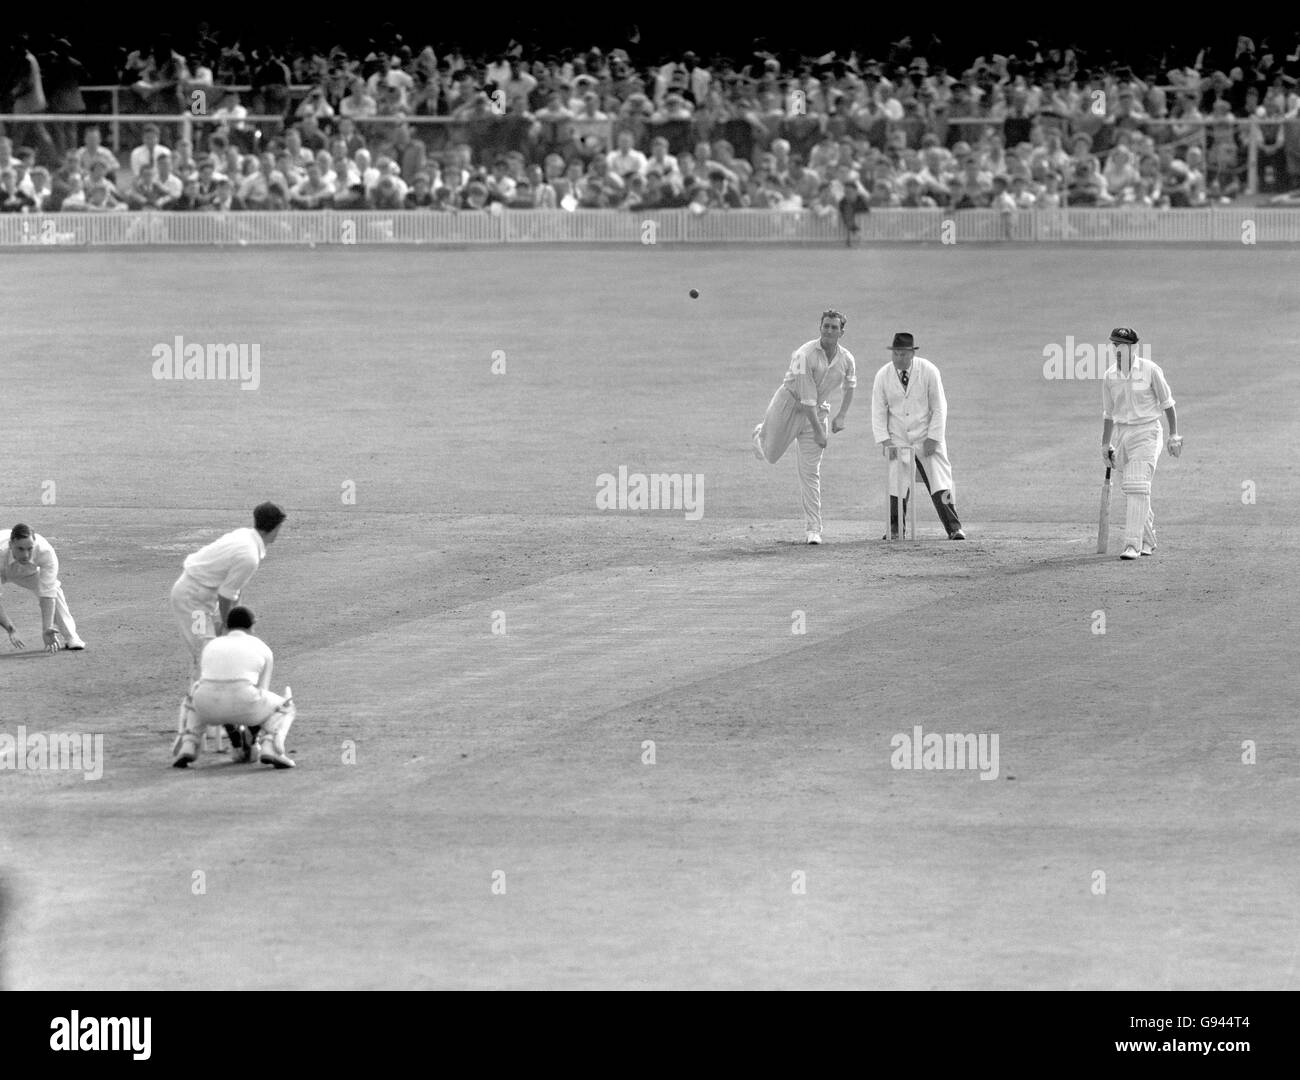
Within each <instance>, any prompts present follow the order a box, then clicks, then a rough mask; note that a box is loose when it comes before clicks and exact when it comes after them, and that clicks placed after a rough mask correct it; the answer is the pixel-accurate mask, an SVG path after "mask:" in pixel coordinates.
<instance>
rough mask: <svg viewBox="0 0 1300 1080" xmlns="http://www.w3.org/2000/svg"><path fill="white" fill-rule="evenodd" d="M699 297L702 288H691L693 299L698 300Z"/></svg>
mask: <svg viewBox="0 0 1300 1080" xmlns="http://www.w3.org/2000/svg"><path fill="white" fill-rule="evenodd" d="M699 298H700V290H699V289H692V290H691V299H692V300H698V299H699Z"/></svg>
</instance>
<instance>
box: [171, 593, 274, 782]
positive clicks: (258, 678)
mask: <svg viewBox="0 0 1300 1080" xmlns="http://www.w3.org/2000/svg"><path fill="white" fill-rule="evenodd" d="M252 629H253V613H252V612H251V611H249V610H248V608H246V607H234V608H231V609H230V611H229V612H227V613H226V633H225V634H223V635H222V636H221V637H219V638H213V639H212V640H211V641H209V642H208V643H207V645H206V646H204V648H203V653H202V655H201V656H200V657H199V678H198V681H197V682H196V683H195V684H194V685H193V686H192V687H191V688H190V692H189V693H188V694H186V695H185V700H184V701H182V702H181V714H180V733H179V734H178V735H177V736H176V742H175V744H174V745H173V746H172V753H173V754H174V755H175V760H174V761H173V762H172V765H173V766H174V767H175V768H177V769H184V768H187V767H188V766H189V765H190V764H192V763H193V762H194V761H195V760H197V759H198V756H199V747H200V746H201V745H202V740H203V732H204V730H205V729H207V728H208V727H210V726H216V725H223V726H225V727H226V728H227V730H229V728H231V727H242V728H246V729H247V731H248V735H249V740H248V742H246V743H245V745H244V750H243V752H242V753H239V752H238V751H237V752H236V760H239V761H252V762H255V763H256V762H258V761H260V762H262V763H263V764H265V765H274V766H275V767H276V768H277V769H292V768H293V767H294V762H293V760H292V759H291V758H290V757H289V756H288V754H287V753H286V751H285V747H284V739H285V736H286V735H288V733H289V728H290V727H292V726H293V720H294V716H295V714H296V710H295V708H294V704H293V697H292V692H291V691H290V690H289V688H288V687H287V686H286V687H285V688H284V696H283V697H281V696H280V695H279V694H273V693H271V691H270V690H269V689H268V687H269V686H270V685H271V669H272V667H273V666H274V660H275V658H274V656H273V655H272V653H271V647H270V646H269V645H267V644H266V642H265V641H263V640H262V639H261V638H259V637H255V636H254V635H253V634H251V633H249V631H250V630H252ZM254 740H255V742H254Z"/></svg>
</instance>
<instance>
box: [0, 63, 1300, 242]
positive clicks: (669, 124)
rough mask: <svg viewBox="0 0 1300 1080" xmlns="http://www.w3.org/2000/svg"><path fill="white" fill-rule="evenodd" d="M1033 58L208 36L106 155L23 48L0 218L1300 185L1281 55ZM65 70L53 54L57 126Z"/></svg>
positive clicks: (818, 203) (153, 73) (827, 201)
mask: <svg viewBox="0 0 1300 1080" xmlns="http://www.w3.org/2000/svg"><path fill="white" fill-rule="evenodd" d="M1029 44H1030V45H1031V46H1034V49H1035V51H1034V52H1033V53H1032V55H1022V56H1014V55H1011V56H1002V55H991V56H981V57H976V58H974V59H972V60H971V61H970V62H969V64H966V65H964V66H962V67H961V68H960V70H954V71H952V72H950V71H948V70H947V69H946V68H945V67H944V66H943V65H942V64H941V63H937V62H936V63H933V64H932V63H931V62H930V61H928V60H927V59H926V57H925V56H922V55H918V54H917V52H916V50H913V49H911V48H910V47H909V43H907V42H906V41H904V42H901V43H900V42H895V43H892V44H891V45H890V47H889V49H888V51H887V55H888V59H887V60H886V61H883V62H882V61H879V60H876V59H872V58H870V57H861V56H859V55H858V54H841V55H836V54H831V55H827V56H823V57H819V58H801V59H798V60H792V59H791V58H790V57H778V56H776V55H757V56H755V57H753V58H752V59H751V61H750V62H748V63H745V64H743V65H737V64H735V63H734V62H732V61H730V60H728V59H726V58H722V57H716V58H713V59H711V60H710V61H709V62H708V63H704V62H701V60H700V58H699V57H697V56H696V55H694V54H693V53H691V52H686V53H684V54H681V55H679V56H677V57H674V58H669V57H662V58H657V60H656V62H653V63H651V62H646V61H645V60H644V59H641V60H638V61H636V62H634V60H633V58H632V57H631V56H630V55H629V54H628V52H627V51H626V50H624V49H617V48H616V49H612V50H610V51H608V52H603V51H601V50H599V49H592V50H590V51H588V52H585V53H573V52H564V53H560V54H548V55H545V56H537V57H529V56H526V55H524V50H523V49H522V47H516V48H514V49H512V50H509V51H508V52H507V53H505V54H502V55H500V56H497V57H494V58H478V59H475V58H469V57H466V56H463V55H461V54H460V53H459V52H457V51H454V50H451V51H444V52H443V53H442V54H441V55H440V54H439V53H437V52H436V51H435V49H434V48H433V47H425V48H422V49H418V50H415V49H412V48H410V47H408V46H405V45H396V46H395V47H393V48H392V50H391V51H386V50H379V51H371V52H367V53H366V54H364V55H361V56H355V55H349V53H348V52H347V51H346V50H344V49H343V48H341V47H339V48H335V49H333V50H332V51H330V52H321V51H304V52H303V53H301V54H299V55H294V56H291V57H288V56H284V55H281V54H279V53H275V52H270V51H268V52H266V53H264V54H263V55H258V54H257V53H256V52H252V53H250V55H249V56H247V57H246V56H245V55H244V54H243V52H242V51H241V49H240V48H239V46H238V45H237V44H229V45H224V46H223V45H220V44H219V43H218V42H217V41H216V40H215V39H207V40H206V41H202V42H200V43H199V44H198V45H197V46H196V47H195V48H194V50H193V51H192V52H190V53H188V54H186V53H184V52H182V51H177V50H175V49H172V48H171V47H168V48H165V49H159V50H153V51H137V52H133V53H131V54H130V55H129V56H128V57H126V59H125V61H124V64H123V71H124V76H123V82H124V85H125V86H126V87H127V88H128V92H127V97H128V99H129V101H130V104H131V107H132V110H133V112H135V113H144V114H148V113H153V114H155V115H157V116H158V117H159V120H158V121H157V122H145V121H144V120H143V118H142V117H140V116H134V117H133V120H134V122H133V123H132V124H130V125H128V130H131V131H132V132H136V133H138V137H139V144H138V145H136V146H135V147H134V148H133V149H131V150H130V151H129V153H127V152H126V151H125V149H124V150H123V152H122V153H121V155H120V156H119V155H118V154H116V153H114V152H113V151H112V150H111V149H109V148H108V147H106V146H105V145H104V142H103V138H104V128H103V127H101V126H99V125H98V124H96V123H94V122H87V123H85V124H80V125H76V126H75V127H74V126H72V125H59V124H56V123H53V122H50V123H48V124H47V123H42V122H41V121H40V120H39V119H38V117H39V114H40V113H41V112H42V111H56V109H55V107H54V106H52V105H51V104H50V101H49V99H48V98H46V97H45V94H44V91H43V85H42V76H41V62H40V60H39V59H38V56H37V54H36V53H34V52H32V51H30V50H26V51H25V57H24V58H23V59H22V60H21V61H20V62H18V63H17V66H16V67H15V66H14V65H13V64H10V65H9V67H10V69H11V70H16V71H17V72H18V76H17V82H16V83H13V80H12V79H11V83H12V85H11V87H10V91H9V96H8V99H7V105H6V104H5V102H3V101H0V111H19V112H22V113H26V114H31V117H32V118H31V120H30V121H27V122H24V123H22V124H20V125H14V128H15V129H16V130H15V131H14V132H13V134H15V135H17V136H18V139H19V140H21V141H18V143H17V146H15V140H14V138H12V137H11V136H10V135H9V134H6V135H5V136H3V137H0V212H40V211H47V212H52V211H78V212H86V213H113V212H129V211H142V210H169V211H196V212H197V211H207V212H221V211H230V210H276V209H304V210H312V209H328V208H333V209H341V210H357V209H381V210H402V209H406V210H413V211H415V210H425V211H485V212H499V211H501V210H503V209H507V208H508V209H511V210H521V209H535V208H564V209H578V208H600V209H623V210H642V209H655V208H671V207H690V208H692V209H695V210H697V211H701V212H703V211H707V210H728V209H741V208H763V209H779V210H790V211H800V210H812V211H814V212H815V213H818V214H822V215H834V214H838V215H840V216H842V217H843V218H844V220H845V222H846V224H848V225H849V226H850V227H851V226H852V222H853V216H854V215H855V214H857V213H861V212H867V211H870V210H875V209H885V208H891V207H943V208H947V209H952V210H962V209H966V208H978V207H989V206H992V207H994V208H998V209H1003V210H1014V209H1020V210H1028V209H1033V208H1054V207H1064V206H1135V207H1159V208H1164V207H1195V206H1205V205H1209V204H1211V203H1213V202H1219V201H1222V202H1226V201H1229V200H1230V199H1232V198H1234V197H1236V196H1238V195H1239V194H1241V193H1242V192H1243V190H1244V188H1245V184H1246V176H1247V172H1246V171H1247V163H1248V161H1253V162H1254V163H1255V167H1256V172H1257V175H1258V177H1259V182H1260V188H1261V190H1263V191H1266V192H1283V191H1286V190H1287V188H1288V187H1290V186H1293V185H1295V184H1296V182H1297V178H1300V94H1297V91H1296V79H1295V78H1294V77H1293V76H1292V75H1291V74H1289V71H1291V70H1296V69H1297V66H1298V65H1297V62H1298V61H1300V48H1297V44H1296V43H1295V42H1294V41H1290V42H1287V43H1284V44H1283V45H1282V46H1281V47H1279V48H1277V49H1274V48H1272V47H1271V46H1269V45H1268V43H1267V42H1263V43H1262V47H1260V48H1257V47H1256V45H1255V43H1254V42H1253V41H1252V40H1250V39H1249V38H1240V39H1238V43H1237V50H1236V53H1235V55H1234V56H1232V57H1231V58H1230V60H1229V58H1227V57H1225V56H1223V55H1222V54H1220V56H1219V57H1218V58H1217V61H1218V62H1219V65H1220V66H1218V67H1215V68H1213V69H1212V70H1198V69H1196V68H1195V67H1191V66H1181V67H1163V66H1160V65H1158V64H1154V63H1151V64H1148V65H1147V66H1145V67H1141V68H1140V69H1139V70H1135V69H1134V67H1133V66H1130V65H1127V64H1124V63H1119V62H1111V63H1109V64H1108V65H1105V66H1092V67H1086V66H1084V64H1083V62H1082V59H1081V58H1080V57H1079V56H1077V55H1075V53H1074V52H1073V51H1072V50H1070V49H1068V48H1066V49H1051V48H1039V47H1038V46H1037V44H1036V43H1032V42H1031V43H1029ZM1024 51H1025V52H1026V53H1028V51H1029V50H1024ZM660 61H661V62H660ZM46 62H47V66H48V64H49V58H48V56H47V57H46ZM1207 66H1208V65H1207ZM78 67H79V66H78V65H76V64H75V62H73V61H70V58H68V57H64V58H63V63H62V67H61V68H60V71H61V72H63V76H61V78H62V81H61V82H60V84H59V86H58V104H59V107H60V108H69V107H70V106H71V105H75V104H76V101H75V100H74V99H73V98H72V97H71V96H70V90H69V87H68V86H67V85H66V82H67V78H68V77H69V76H68V75H67V73H68V72H72V73H75V72H76V71H77V70H78ZM243 85H249V86H251V90H249V91H247V92H245V93H241V92H238V91H237V90H234V89H230V87H237V86H243ZM303 86H305V87H306V88H307V89H305V90H302V89H299V90H295V89H294V87H303ZM73 87H74V88H75V83H74V84H73ZM33 91H35V95H33ZM196 95H197V96H196ZM20 101H21V102H25V103H26V106H28V107H24V108H22V109H15V108H14V106H15V103H17V102H20ZM41 101H44V104H45V107H44V108H36V107H34V106H35V105H36V104H39V103H40V102H41ZM196 102H198V103H199V104H198V105H197V106H196ZM82 110H84V102H83V103H82ZM82 110H76V111H82ZM182 112H184V113H186V114H187V115H189V116H191V118H192V119H191V121H190V123H188V124H185V125H181V124H178V123H177V122H176V121H175V120H163V119H162V117H164V116H174V115H176V114H179V113H182ZM435 118H436V119H435ZM65 132H75V135H73V136H72V137H68V136H67V135H66V134H65ZM187 136H189V137H187ZM132 141H134V139H133V140H132Z"/></svg>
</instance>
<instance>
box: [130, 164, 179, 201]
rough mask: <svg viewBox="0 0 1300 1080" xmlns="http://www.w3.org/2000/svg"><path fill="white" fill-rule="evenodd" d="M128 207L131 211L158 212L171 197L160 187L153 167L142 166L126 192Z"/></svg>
mask: <svg viewBox="0 0 1300 1080" xmlns="http://www.w3.org/2000/svg"><path fill="white" fill-rule="evenodd" d="M125 198H126V205H127V207H128V208H130V209H131V210H157V209H158V208H159V205H160V204H161V203H163V202H164V201H166V200H168V199H169V198H170V197H169V196H168V194H167V192H166V191H165V190H164V189H163V188H162V187H161V186H160V185H159V183H158V181H157V179H156V177H155V175H154V167H153V166H152V165H142V166H141V167H140V172H139V173H138V174H137V175H136V178H135V180H134V181H133V182H132V184H131V186H130V187H129V188H127V190H126V196H125Z"/></svg>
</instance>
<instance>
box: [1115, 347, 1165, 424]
mask: <svg viewBox="0 0 1300 1080" xmlns="http://www.w3.org/2000/svg"><path fill="white" fill-rule="evenodd" d="M1173 404H1174V395H1173V394H1172V393H1170V391H1169V384H1168V383H1167V382H1165V373H1164V372H1163V371H1161V370H1160V365H1158V364H1154V363H1152V362H1151V361H1150V360H1144V359H1142V358H1141V357H1140V356H1135V357H1133V370H1132V371H1131V372H1130V373H1129V374H1128V375H1122V374H1120V370H1119V365H1118V364H1116V365H1114V366H1112V367H1110V368H1108V369H1107V370H1106V375H1105V377H1104V378H1103V379H1102V382H1101V416H1102V419H1103V420H1114V421H1115V422H1116V423H1117V424H1142V423H1145V422H1146V421H1148V420H1159V419H1160V414H1161V413H1162V412H1164V411H1165V409H1168V408H1170V407H1171V406H1172V405H1173Z"/></svg>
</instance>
